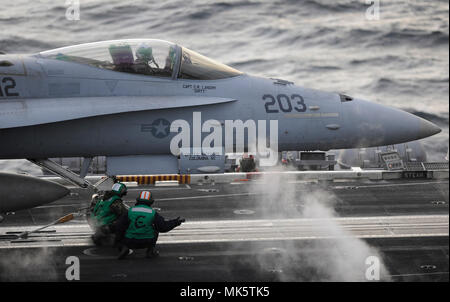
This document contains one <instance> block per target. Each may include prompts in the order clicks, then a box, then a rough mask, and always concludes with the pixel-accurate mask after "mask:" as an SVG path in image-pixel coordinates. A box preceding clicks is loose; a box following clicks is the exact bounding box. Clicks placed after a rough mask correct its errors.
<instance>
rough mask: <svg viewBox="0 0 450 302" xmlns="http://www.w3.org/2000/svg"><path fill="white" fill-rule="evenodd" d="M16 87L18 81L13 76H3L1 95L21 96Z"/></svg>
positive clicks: (0, 83)
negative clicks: (15, 89)
mask: <svg viewBox="0 0 450 302" xmlns="http://www.w3.org/2000/svg"><path fill="white" fill-rule="evenodd" d="M14 88H16V81H14V79H13V78H3V79H1V81H0V97H7V96H19V93H18V92H15V91H14Z"/></svg>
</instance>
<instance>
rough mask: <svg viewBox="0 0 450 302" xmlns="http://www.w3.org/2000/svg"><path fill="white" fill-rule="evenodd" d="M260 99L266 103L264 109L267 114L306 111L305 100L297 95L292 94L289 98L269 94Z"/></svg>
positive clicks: (282, 95) (284, 95)
mask: <svg viewBox="0 0 450 302" xmlns="http://www.w3.org/2000/svg"><path fill="white" fill-rule="evenodd" d="M262 99H263V101H266V103H265V104H264V108H265V109H266V112H267V113H279V112H280V110H281V111H282V112H292V110H295V111H297V112H305V111H306V104H305V100H304V99H303V97H302V96H301V95H299V94H293V95H291V97H289V96H287V95H286V94H278V95H277V96H276V97H274V96H273V95H271V94H265V95H263V97H262Z"/></svg>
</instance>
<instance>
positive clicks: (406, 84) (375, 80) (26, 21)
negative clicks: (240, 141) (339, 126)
mask: <svg viewBox="0 0 450 302" xmlns="http://www.w3.org/2000/svg"><path fill="white" fill-rule="evenodd" d="M0 3H1V4H2V5H1V7H2V10H0V51H4V52H7V53H34V52H38V51H42V50H46V49H51V48H56V47H61V46H67V45H72V44H78V43H85V42H93V41H99V40H109V39H121V38H156V39H163V40H169V41H172V42H176V43H178V44H180V45H184V46H186V47H188V48H191V49H193V50H196V51H198V52H200V53H202V54H204V55H206V56H209V57H211V58H213V59H216V60H218V61H220V62H223V63H226V64H229V65H231V66H233V67H235V68H237V69H239V70H241V71H243V72H247V73H250V74H255V75H260V76H266V77H277V78H282V79H285V80H289V81H293V82H295V83H296V84H297V85H302V86H306V87H310V88H316V89H323V90H328V91H336V92H343V93H346V94H349V95H351V96H354V97H358V98H364V99H368V100H372V101H374V102H379V103H383V104H387V105H391V106H395V107H398V108H401V109H404V110H407V111H409V112H413V113H415V114H417V115H420V116H422V117H425V118H426V119H428V120H430V121H432V122H434V123H436V124H437V125H439V126H440V127H441V128H442V129H443V132H442V133H440V134H438V135H436V136H433V137H431V138H427V139H425V140H423V144H424V146H425V149H426V151H427V154H428V159H429V160H432V161H442V160H443V158H444V156H445V154H446V153H447V150H448V141H449V131H448V128H449V127H448V124H449V105H448V99H449V36H448V34H449V3H448V1H447V0H445V1H440V0H434V1H419V0H396V1H383V0H381V1H380V15H379V19H378V20H368V19H367V18H366V11H367V9H368V8H369V5H368V4H366V1H365V0H359V1H350V0H334V1H331V0H329V1H325V0H298V1H294V0H279V1H246V0H240V1H225V0H222V1H206V0H199V1H179V0H169V1H153V0H152V1H125V0H108V1H100V0H80V20H78V21H70V20H67V19H66V10H67V7H68V5H66V0H45V1H44V0H40V1H26V0H15V1H14V3H13V4H11V3H10V2H9V1H6V0H0ZM0 169H3V170H17V169H19V170H20V169H22V170H26V171H30V170H31V171H34V168H33V167H30V166H29V164H28V163H27V162H23V161H3V162H0Z"/></svg>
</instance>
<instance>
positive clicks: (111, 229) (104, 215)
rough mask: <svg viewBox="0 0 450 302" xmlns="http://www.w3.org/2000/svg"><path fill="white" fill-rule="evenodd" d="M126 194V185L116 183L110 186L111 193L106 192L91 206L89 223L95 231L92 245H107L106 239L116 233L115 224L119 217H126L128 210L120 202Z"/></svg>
mask: <svg viewBox="0 0 450 302" xmlns="http://www.w3.org/2000/svg"><path fill="white" fill-rule="evenodd" d="M126 194H127V187H126V185H125V184H123V183H120V182H117V183H115V184H114V185H113V186H112V188H111V191H108V192H106V193H105V195H104V196H103V198H102V199H101V200H100V201H98V202H97V203H96V204H95V205H94V206H93V209H92V213H91V221H92V223H93V225H94V230H95V233H94V235H93V236H92V241H93V242H94V244H96V245H105V244H108V243H107V241H108V239H109V238H111V237H112V236H111V235H114V234H115V233H116V223H117V222H118V220H119V218H120V217H121V216H123V215H126V213H127V210H128V209H127V207H126V206H125V204H124V203H123V200H122V198H123V197H124V196H125V195H126ZM114 243H115V242H113V244H114Z"/></svg>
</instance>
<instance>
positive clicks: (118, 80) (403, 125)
mask: <svg viewBox="0 0 450 302" xmlns="http://www.w3.org/2000/svg"><path fill="white" fill-rule="evenodd" d="M199 119H200V121H199ZM229 121H231V124H229V125H231V129H232V134H233V133H234V134H235V135H234V136H233V135H232V136H231V137H232V140H231V141H227V137H229V136H227V134H226V133H225V132H226V131H227V122H229ZM236 121H242V122H243V125H244V128H245V127H247V128H246V129H247V130H246V131H245V135H244V139H242V137H241V138H236V137H238V136H239V135H238V134H236V133H237V131H236V127H237V126H239V123H237V122H236ZM252 121H253V122H252ZM261 121H263V122H265V121H267V124H265V123H264V124H261ZM269 121H276V124H274V123H269ZM229 125H228V126H229ZM253 125H254V126H255V127H256V128H257V130H258V138H257V139H256V140H259V138H260V136H259V134H261V133H262V134H265V135H263V136H264V138H265V137H267V138H268V139H267V141H266V142H265V143H266V144H268V143H269V136H270V135H272V134H273V135H277V142H276V143H277V146H276V147H277V150H278V151H288V150H329V149H345V148H355V147H371V146H381V145H391V144H398V143H402V142H407V141H413V140H418V139H421V138H424V137H428V136H431V135H434V134H436V133H438V132H440V129H439V128H438V127H437V126H435V125H434V124H432V123H430V122H428V121H426V120H424V119H422V118H419V117H417V116H415V115H412V114H410V113H407V112H404V111H402V110H399V109H395V108H390V107H387V106H384V105H380V104H377V103H373V102H369V101H365V100H362V99H358V98H353V97H350V96H348V95H343V94H338V93H330V92H324V91H318V90H313V89H308V88H303V87H299V86H296V85H294V84H293V83H292V82H288V81H285V80H280V79H274V78H261V77H257V76H252V75H249V74H246V73H243V72H241V71H238V70H236V69H234V68H232V67H229V66H226V65H224V64H221V63H218V62H215V61H213V60H211V59H209V58H207V57H205V56H203V55H200V54H198V53H197V52H194V51H192V50H190V49H187V48H185V47H182V46H179V45H177V44H174V43H170V42H166V41H162V40H151V39H129V40H115V41H104V42H95V43H88V44H81V45H75V46H68V47H63V48H58V49H53V50H48V51H43V52H40V53H37V54H31V55H9V54H3V55H0V142H1V148H0V159H30V160H31V161H33V162H34V163H37V164H40V165H43V166H46V167H47V168H53V170H54V171H55V170H56V171H57V170H59V168H61V167H57V165H56V164H55V163H54V162H51V161H47V159H48V158H53V157H84V158H85V159H86V162H87V164H86V165H85V166H89V159H91V158H93V157H95V156H106V157H107V158H110V159H114V160H115V161H116V162H118V163H119V164H118V165H116V166H121V165H122V166H127V168H128V169H133V168H136V170H139V169H140V168H141V167H140V166H142V165H139V162H140V161H139V160H133V159H136V158H137V159H139V158H145V160H146V164H148V165H152V163H154V164H155V165H156V164H157V163H159V162H160V161H161V158H162V156H168V157H175V156H176V155H177V152H180V148H179V147H180V145H181V147H183V148H184V147H186V145H187V146H188V147H199V146H198V144H200V146H203V147H205V144H206V145H208V146H209V145H210V144H211V143H214V144H215V145H216V146H224V148H225V152H227V151H228V152H229V151H230V150H229V149H228V150H227V149H226V148H228V147H227V146H229V145H230V144H231V148H233V147H236V148H237V147H242V148H244V149H245V150H247V149H248V148H250V143H249V141H251V142H252V143H254V142H255V141H254V140H253V141H252V138H254V137H255V136H254V135H252V134H251V133H250V132H252V131H250V130H248V129H250V128H251V126H253ZM233 126H236V127H235V128H234V130H233ZM262 126H264V127H262ZM186 129H188V130H186ZM274 129H275V131H274ZM271 130H272V131H273V133H271V132H270V131H271ZM233 131H234V132H233ZM181 132H183V133H181ZM271 147H273V146H271ZM174 155H175V156H174ZM127 163H129V164H127ZM81 174H82V175H81V176H84V175H83V174H85V173H81ZM2 175H3V176H2V177H1V178H2V180H1V181H0V183H3V184H8V182H13V183H12V184H11V183H10V184H9V185H6V187H4V188H3V189H2V190H1V191H2V192H1V194H2V195H1V196H2V201H1V203H0V212H7V211H10V210H11V208H14V207H16V208H17V207H22V206H23V207H27V206H30V205H29V204H27V200H28V199H27V198H22V199H21V204H19V201H18V200H17V199H14V204H11V202H8V200H9V199H10V198H8V196H9V197H11V196H15V194H17V193H18V192H21V193H22V192H23V191H24V188H23V186H22V185H20V181H17V180H14V179H11V178H10V177H9V176H7V175H6V174H2ZM49 191H52V190H49ZM55 192H57V193H58V194H49V192H46V194H48V195H49V196H48V198H47V202H50V201H52V200H55V199H57V198H59V197H61V196H60V195H61V194H66V192H65V191H64V190H55ZM30 194H31V193H30ZM31 195H32V194H31Z"/></svg>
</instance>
